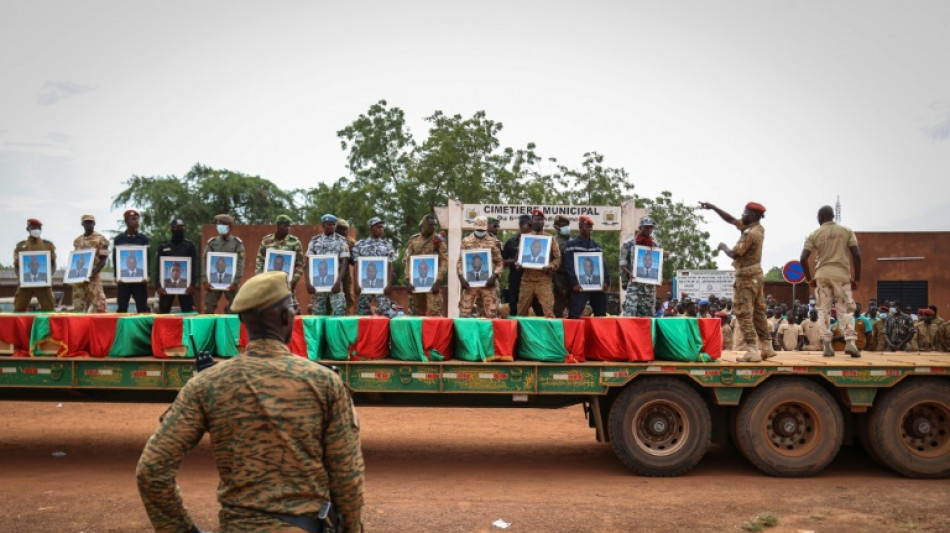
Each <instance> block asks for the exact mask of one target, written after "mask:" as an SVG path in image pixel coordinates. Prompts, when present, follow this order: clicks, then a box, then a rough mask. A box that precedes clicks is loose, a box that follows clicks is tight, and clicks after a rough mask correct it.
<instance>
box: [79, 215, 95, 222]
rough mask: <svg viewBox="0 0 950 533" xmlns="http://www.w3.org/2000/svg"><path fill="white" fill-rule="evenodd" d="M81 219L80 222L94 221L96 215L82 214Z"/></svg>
mask: <svg viewBox="0 0 950 533" xmlns="http://www.w3.org/2000/svg"><path fill="white" fill-rule="evenodd" d="M81 220H82V222H95V221H96V217H94V216H92V215H83V216H82V219H81Z"/></svg>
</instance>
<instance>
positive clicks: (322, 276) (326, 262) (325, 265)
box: [311, 259, 337, 289]
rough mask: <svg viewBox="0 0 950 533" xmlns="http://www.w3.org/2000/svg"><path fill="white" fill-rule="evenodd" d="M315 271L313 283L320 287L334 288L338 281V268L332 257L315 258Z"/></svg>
mask: <svg viewBox="0 0 950 533" xmlns="http://www.w3.org/2000/svg"><path fill="white" fill-rule="evenodd" d="M314 265H315V267H316V268H315V270H316V271H315V272H314V273H313V279H312V280H311V282H312V285H313V286H314V287H316V288H318V289H325V288H328V287H329V288H332V287H333V284H334V283H336V270H337V269H336V268H335V267H334V265H333V264H332V263H331V260H330V259H315V260H314Z"/></svg>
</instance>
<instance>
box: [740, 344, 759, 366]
mask: <svg viewBox="0 0 950 533" xmlns="http://www.w3.org/2000/svg"><path fill="white" fill-rule="evenodd" d="M748 347H749V349H748V350H746V352H745V355H740V356H739V357H736V361H739V362H740V363H761V362H762V355H761V354H760V353H759V349H758V348H753V347H752V345H751V344H749V345H748Z"/></svg>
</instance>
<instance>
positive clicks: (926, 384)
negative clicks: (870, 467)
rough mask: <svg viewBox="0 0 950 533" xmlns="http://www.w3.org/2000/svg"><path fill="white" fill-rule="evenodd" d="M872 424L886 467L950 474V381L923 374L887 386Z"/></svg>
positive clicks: (872, 442) (873, 444)
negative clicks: (889, 388)
mask: <svg viewBox="0 0 950 533" xmlns="http://www.w3.org/2000/svg"><path fill="white" fill-rule="evenodd" d="M867 425H868V444H869V446H870V448H871V449H872V450H873V453H874V454H875V455H877V457H879V458H880V461H881V463H882V464H884V465H885V466H887V467H889V468H891V469H892V470H894V471H895V472H897V473H899V474H901V475H904V476H907V477H912V478H921V479H937V478H945V477H948V476H950V383H947V382H945V381H938V380H931V379H920V378H917V379H912V380H910V381H906V382H904V383H901V384H899V385H897V386H896V387H894V388H893V389H891V390H888V391H885V392H884V394H883V395H882V396H881V398H880V399H879V401H877V402H876V403H875V404H874V406H873V407H872V408H871V410H870V412H869V413H868V420H867Z"/></svg>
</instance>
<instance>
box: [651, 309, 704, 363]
mask: <svg viewBox="0 0 950 533" xmlns="http://www.w3.org/2000/svg"><path fill="white" fill-rule="evenodd" d="M655 346H656V358H657V359H659V360H662V361H690V362H710V361H712V357H710V356H709V354H706V353H703V337H702V335H700V333H699V322H698V321H697V320H696V319H694V318H667V319H663V320H657V321H656V341H655Z"/></svg>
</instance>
